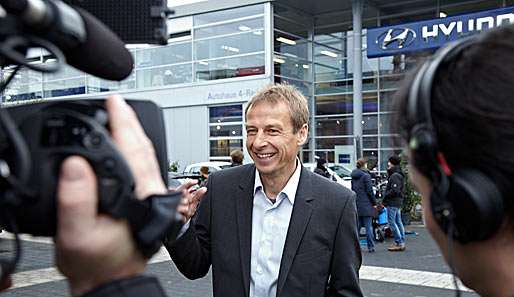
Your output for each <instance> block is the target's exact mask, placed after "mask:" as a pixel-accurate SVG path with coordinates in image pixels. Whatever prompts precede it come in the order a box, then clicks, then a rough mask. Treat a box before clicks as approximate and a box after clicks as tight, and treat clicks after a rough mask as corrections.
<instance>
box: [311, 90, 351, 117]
mask: <svg viewBox="0 0 514 297" xmlns="http://www.w3.org/2000/svg"><path fill="white" fill-rule="evenodd" d="M352 112H353V98H352V95H351V94H346V95H334V96H316V115H331V114H350V113H352Z"/></svg>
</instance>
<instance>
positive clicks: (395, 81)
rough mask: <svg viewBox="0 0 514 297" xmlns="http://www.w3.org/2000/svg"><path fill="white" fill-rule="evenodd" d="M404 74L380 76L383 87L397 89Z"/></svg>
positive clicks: (381, 86)
mask: <svg viewBox="0 0 514 297" xmlns="http://www.w3.org/2000/svg"><path fill="white" fill-rule="evenodd" d="M403 78H404V76H403V75H394V76H385V77H381V78H380V88H381V89H396V88H398V87H399V86H400V83H401V81H402V79H403Z"/></svg>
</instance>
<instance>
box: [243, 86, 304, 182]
mask: <svg viewBox="0 0 514 297" xmlns="http://www.w3.org/2000/svg"><path fill="white" fill-rule="evenodd" d="M308 121H309V109H308V107H307V100H306V99H305V97H304V96H303V95H302V94H301V93H300V92H299V91H298V90H297V89H296V88H295V87H293V86H290V85H286V84H274V85H269V86H267V87H265V88H264V89H262V90H260V91H259V92H257V94H255V96H254V97H253V98H252V99H251V100H250V102H248V106H247V107H246V134H247V141H246V147H247V149H248V153H249V154H250V156H251V157H252V159H253V161H254V162H255V166H256V167H257V169H258V170H259V172H260V173H261V174H263V175H269V176H280V175H283V174H285V175H291V174H292V172H294V169H295V168H296V155H297V153H298V150H299V148H300V146H301V145H303V144H304V143H305V141H306V139H307V134H308V126H307V123H308Z"/></svg>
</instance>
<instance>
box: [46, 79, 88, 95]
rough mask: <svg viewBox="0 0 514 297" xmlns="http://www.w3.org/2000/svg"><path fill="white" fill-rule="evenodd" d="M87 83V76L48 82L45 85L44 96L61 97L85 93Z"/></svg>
mask: <svg viewBox="0 0 514 297" xmlns="http://www.w3.org/2000/svg"><path fill="white" fill-rule="evenodd" d="M85 85H86V84H85V76H84V77H83V78H76V79H69V80H57V81H53V82H47V83H46V84H45V86H44V96H45V97H60V96H70V95H78V94H85V93H86V87H85Z"/></svg>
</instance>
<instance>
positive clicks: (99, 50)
mask: <svg viewBox="0 0 514 297" xmlns="http://www.w3.org/2000/svg"><path fill="white" fill-rule="evenodd" d="M0 5H1V6H2V7H3V9H4V10H5V11H6V12H7V13H8V14H12V15H15V16H17V17H19V18H20V19H21V20H22V22H23V24H24V25H25V27H26V29H27V30H29V31H30V32H31V33H32V34H34V35H35V36H38V37H40V38H43V39H46V40H48V41H50V42H52V43H54V44H55V45H57V47H58V48H59V49H61V50H62V52H63V53H64V56H65V57H66V62H67V63H68V64H69V65H71V66H73V67H75V68H77V69H79V70H81V71H84V72H86V73H89V74H91V75H94V76H98V77H100V78H104V79H108V80H118V81H119V80H123V79H125V78H127V77H128V76H129V75H130V73H131V72H132V69H133V67H134V60H133V58H132V55H131V54H130V52H129V51H128V50H127V49H126V48H125V44H124V43H123V41H121V39H120V38H119V37H118V36H117V35H116V34H115V33H113V32H112V31H111V30H110V29H109V28H108V27H107V26H105V25H104V24H103V23H102V22H100V21H99V20H98V19H97V18H95V17H94V16H92V15H91V14H90V13H88V12H87V11H85V10H83V9H81V8H74V7H72V6H69V5H68V4H66V3H64V2H62V1H58V0H52V1H49V0H0Z"/></svg>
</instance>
